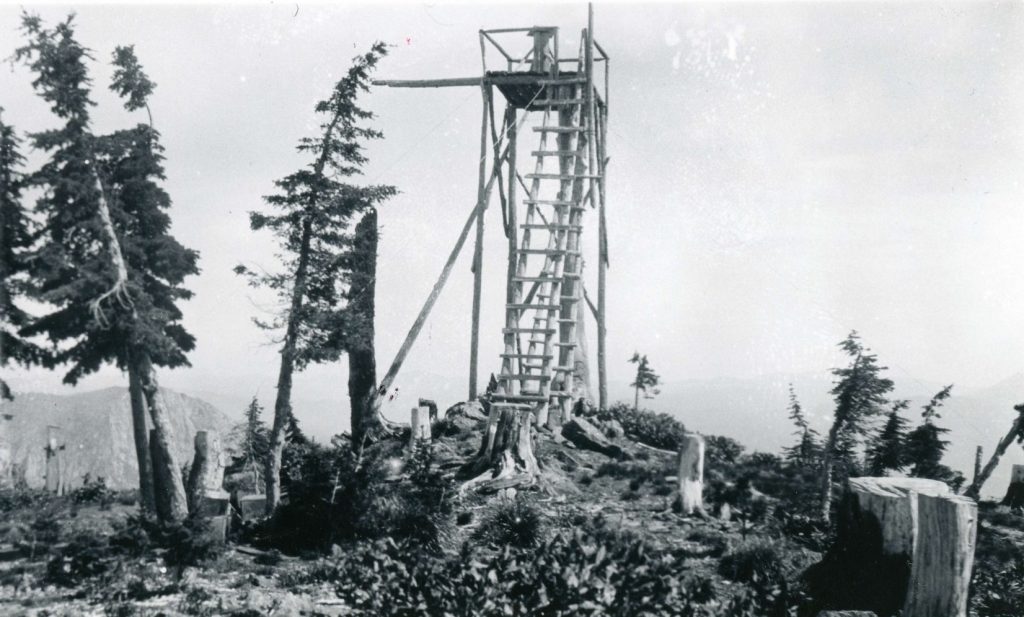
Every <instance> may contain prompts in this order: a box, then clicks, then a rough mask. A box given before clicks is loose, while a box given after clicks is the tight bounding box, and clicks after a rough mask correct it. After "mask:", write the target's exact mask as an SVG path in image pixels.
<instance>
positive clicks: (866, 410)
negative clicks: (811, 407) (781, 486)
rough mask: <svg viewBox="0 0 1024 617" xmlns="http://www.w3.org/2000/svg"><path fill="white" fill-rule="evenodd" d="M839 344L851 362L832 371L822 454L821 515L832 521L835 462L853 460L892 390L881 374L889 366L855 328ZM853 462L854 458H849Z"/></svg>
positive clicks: (891, 386) (890, 383) (849, 461)
mask: <svg viewBox="0 0 1024 617" xmlns="http://www.w3.org/2000/svg"><path fill="white" fill-rule="evenodd" d="M839 347H840V348H841V349H842V350H843V352H845V353H846V355H847V356H849V358H850V364H849V365H848V366H846V367H843V368H836V369H833V370H832V375H833V376H834V377H835V378H836V381H835V383H834V385H833V387H832V392H831V393H832V397H833V399H834V400H835V402H836V408H835V413H834V416H833V420H832V427H831V428H830V429H829V432H828V437H827V438H826V440H825V445H824V449H823V450H824V451H823V453H822V467H823V469H822V476H821V504H820V505H821V517H822V519H823V520H825V521H827V520H829V517H830V515H831V514H830V513H831V509H832V480H833V474H834V472H835V467H836V461H837V460H839V461H842V460H843V459H853V457H854V452H855V450H856V446H857V445H858V444H859V443H860V440H861V438H862V437H863V436H864V434H865V432H866V431H867V429H868V427H869V422H870V421H871V420H872V419H873V418H875V417H877V416H878V415H879V414H881V413H882V410H883V406H884V405H886V404H887V403H888V398H887V395H888V394H889V393H890V392H892V389H893V383H892V380H890V379H887V378H885V377H883V376H882V371H885V370H886V367H884V366H879V365H878V358H877V357H876V356H875V355H874V354H872V353H871V352H870V350H869V349H867V348H865V347H864V345H863V343H862V342H861V340H860V336H859V335H858V334H857V332H856V330H854V331H852V332H850V334H849V335H848V336H847V337H846V339H845V340H843V342H841V343H840V344H839ZM847 463H848V464H853V461H852V460H848V461H847Z"/></svg>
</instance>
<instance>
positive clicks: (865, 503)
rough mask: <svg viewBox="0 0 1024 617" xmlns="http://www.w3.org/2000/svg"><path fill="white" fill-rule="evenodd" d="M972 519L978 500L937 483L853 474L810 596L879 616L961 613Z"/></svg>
mask: <svg viewBox="0 0 1024 617" xmlns="http://www.w3.org/2000/svg"><path fill="white" fill-rule="evenodd" d="M976 520H977V505H976V504H975V503H974V502H973V501H972V500H970V499H967V498H965V497H959V496H956V495H954V494H953V493H952V491H951V490H950V488H949V486H947V485H946V484H945V483H942V482H939V481H937V480H927V479H922V478H852V479H850V480H849V483H848V487H847V492H846V495H845V496H844V499H843V503H842V507H841V510H840V517H839V520H838V529H837V532H838V537H837V541H836V544H835V546H834V547H833V549H832V550H831V551H830V552H829V554H828V555H826V557H825V559H824V560H823V561H822V563H821V564H818V565H817V566H815V569H816V573H815V574H812V575H811V576H810V577H809V582H811V585H812V589H813V591H812V593H813V594H814V595H815V596H816V597H818V598H820V599H821V601H822V602H824V606H825V607H826V608H841V609H858V610H871V611H873V612H875V613H877V614H878V615H880V616H882V617H887V616H889V615H893V614H895V613H897V612H898V611H902V613H900V614H901V615H903V617H936V616H937V615H943V616H948V617H965V616H966V612H965V611H966V594H967V586H968V585H969V583H970V570H971V564H972V562H973V559H974V536H975V525H976ZM812 579H813V580H812ZM958 607H959V608H958Z"/></svg>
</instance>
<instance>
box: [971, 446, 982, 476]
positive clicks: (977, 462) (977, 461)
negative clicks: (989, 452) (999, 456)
mask: <svg viewBox="0 0 1024 617" xmlns="http://www.w3.org/2000/svg"><path fill="white" fill-rule="evenodd" d="M980 475H981V446H978V448H977V449H976V450H975V451H974V477H973V478H971V482H977V481H978V476H980Z"/></svg>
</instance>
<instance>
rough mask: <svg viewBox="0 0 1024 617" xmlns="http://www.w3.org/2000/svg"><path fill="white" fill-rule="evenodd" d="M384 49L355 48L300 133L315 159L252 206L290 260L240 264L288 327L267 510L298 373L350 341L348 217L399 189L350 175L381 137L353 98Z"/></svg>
mask: <svg viewBox="0 0 1024 617" xmlns="http://www.w3.org/2000/svg"><path fill="white" fill-rule="evenodd" d="M386 53H387V48H386V47H385V46H384V44H383V43H379V42H378V43H376V44H374V45H373V47H372V48H371V50H370V51H369V52H368V53H366V54H364V55H362V56H358V57H356V58H355V60H354V61H353V64H352V67H351V68H350V69H349V71H348V73H347V74H346V75H345V77H343V78H342V79H341V80H340V81H339V82H338V83H337V84H336V85H335V87H334V90H333V91H332V93H331V96H330V98H328V99H327V100H323V101H320V102H319V103H318V104H317V105H316V111H317V113H319V114H322V115H323V117H324V121H323V123H322V124H321V125H320V128H321V133H320V135H319V136H318V137H317V138H303V139H302V140H300V142H299V145H298V151H299V152H301V153H303V154H309V155H311V156H312V158H313V161H312V163H311V164H310V165H309V166H307V167H304V168H302V169H300V170H299V171H297V172H295V173H293V174H291V175H288V176H286V177H284V178H282V179H280V180H278V181H276V182H275V184H276V186H277V188H278V190H279V192H278V193H277V194H274V195H270V196H268V197H266V198H265V200H266V202H267V204H269V205H270V206H272V207H273V208H274V211H273V212H272V213H262V212H251V213H250V219H249V220H250V227H251V228H252V229H253V230H254V231H259V230H261V229H268V230H270V231H272V232H273V233H274V234H275V235H276V236H277V237H278V240H279V242H280V245H281V248H282V253H283V255H282V259H283V261H284V263H283V264H282V268H281V271H280V272H278V273H270V274H263V273H257V272H253V271H252V270H250V269H249V268H247V267H245V266H241V265H240V266H238V267H236V268H235V271H236V272H237V273H239V274H242V275H245V276H247V277H248V278H249V282H250V284H251V285H253V286H259V287H266V288H268V289H271V290H273V291H275V292H276V293H277V294H278V296H279V297H280V299H281V301H282V304H283V305H284V307H285V308H283V309H282V310H281V311H280V313H279V314H277V315H276V317H275V319H274V320H273V321H271V322H269V323H265V322H261V321H257V325H260V326H261V327H263V328H266V329H273V330H283V331H284V337H283V340H282V341H281V362H280V367H279V370H278V379H277V397H276V399H275V402H274V419H273V424H272V425H271V429H270V456H269V457H268V461H267V466H266V472H265V479H264V481H265V483H266V495H267V502H266V503H267V512H268V513H272V512H273V510H274V508H276V506H277V503H278V501H279V500H280V471H281V456H282V451H283V449H284V444H285V436H286V428H287V426H288V424H289V418H290V416H291V413H292V409H291V393H292V377H293V374H294V372H295V371H296V370H301V369H302V368H303V367H304V366H305V365H307V364H309V363H313V362H330V361H335V360H337V359H339V358H340V356H341V354H342V353H344V352H345V351H346V350H347V345H348V344H349V341H348V336H347V333H346V330H345V328H346V326H347V325H348V324H349V323H350V315H349V314H348V312H347V310H346V309H347V307H346V303H345V295H346V289H347V287H348V283H349V281H348V277H347V271H346V268H345V262H346V256H347V253H348V251H349V250H350V249H351V245H352V238H351V231H350V226H351V223H352V221H353V219H354V218H355V217H357V216H359V215H361V214H363V213H365V212H367V211H369V210H370V209H371V208H373V207H374V206H376V205H378V204H379V203H381V202H383V201H384V200H386V199H387V198H389V197H391V196H393V195H394V194H395V193H396V190H395V188H394V187H393V186H387V185H375V186H356V185H353V184H348V183H346V182H343V180H345V179H348V178H351V177H353V176H356V175H359V174H361V173H362V172H361V168H362V167H363V166H364V165H365V164H366V162H367V159H366V156H365V155H364V154H363V150H364V145H363V144H364V142H366V141H368V140H373V139H380V138H381V137H382V134H381V133H380V132H379V131H376V130H374V129H370V128H366V127H363V126H360V124H361V123H362V122H364V121H367V120H370V119H372V118H373V114H372V112H369V111H367V110H365V109H362V108H361V107H359V106H358V105H357V104H356V99H357V97H358V95H359V94H360V93H361V92H365V91H367V90H368V89H369V75H370V72H371V71H372V70H373V68H374V67H375V66H376V65H377V63H378V61H379V60H380V59H381V58H382V57H383V56H384V55H385V54H386ZM355 415H356V410H353V416H355Z"/></svg>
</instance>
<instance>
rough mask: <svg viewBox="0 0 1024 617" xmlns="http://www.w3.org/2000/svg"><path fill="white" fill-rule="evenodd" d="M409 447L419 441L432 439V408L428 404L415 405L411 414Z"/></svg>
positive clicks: (412, 446) (411, 447)
mask: <svg viewBox="0 0 1024 617" xmlns="http://www.w3.org/2000/svg"><path fill="white" fill-rule="evenodd" d="M409 428H410V431H409V449H410V450H412V449H413V448H414V447H415V446H416V444H417V443H418V442H421V441H427V442H429V441H430V440H431V434H430V432H431V427H430V408H429V407H427V406H425V405H424V406H421V407H413V408H412V412H411V413H410V416H409Z"/></svg>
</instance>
